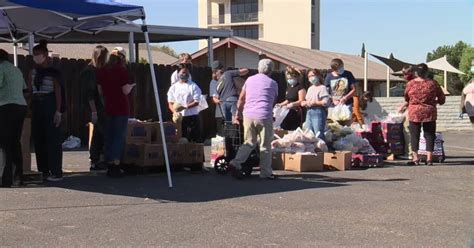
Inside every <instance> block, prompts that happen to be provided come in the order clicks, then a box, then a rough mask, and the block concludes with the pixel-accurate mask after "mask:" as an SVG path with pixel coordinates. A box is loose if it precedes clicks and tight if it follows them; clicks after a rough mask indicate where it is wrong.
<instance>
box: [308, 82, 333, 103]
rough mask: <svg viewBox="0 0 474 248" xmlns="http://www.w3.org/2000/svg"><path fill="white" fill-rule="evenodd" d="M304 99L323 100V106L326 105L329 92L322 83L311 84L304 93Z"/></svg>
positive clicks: (311, 100) (310, 100)
mask: <svg viewBox="0 0 474 248" xmlns="http://www.w3.org/2000/svg"><path fill="white" fill-rule="evenodd" d="M305 100H306V101H308V102H314V101H323V102H324V107H328V105H329V103H330V101H329V92H328V90H327V88H326V86H324V85H317V86H316V85H312V86H310V87H309V88H308V93H306V99H305Z"/></svg>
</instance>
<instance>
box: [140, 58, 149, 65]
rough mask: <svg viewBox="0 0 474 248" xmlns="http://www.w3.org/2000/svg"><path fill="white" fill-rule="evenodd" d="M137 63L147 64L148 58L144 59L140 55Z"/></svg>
mask: <svg viewBox="0 0 474 248" xmlns="http://www.w3.org/2000/svg"><path fill="white" fill-rule="evenodd" d="M138 63H140V64H148V60H146V59H145V58H143V57H141V58H140V60H139V61H138Z"/></svg>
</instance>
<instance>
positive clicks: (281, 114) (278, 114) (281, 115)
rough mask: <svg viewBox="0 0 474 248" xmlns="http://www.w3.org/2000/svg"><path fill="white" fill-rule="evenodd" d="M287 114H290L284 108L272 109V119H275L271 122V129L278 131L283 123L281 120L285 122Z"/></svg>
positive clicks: (288, 110)
mask: <svg viewBox="0 0 474 248" xmlns="http://www.w3.org/2000/svg"><path fill="white" fill-rule="evenodd" d="M288 112H290V109H288V108H285V107H280V106H275V107H274V108H273V118H275V121H273V129H280V125H281V123H283V120H285V118H286V116H287V115H288Z"/></svg>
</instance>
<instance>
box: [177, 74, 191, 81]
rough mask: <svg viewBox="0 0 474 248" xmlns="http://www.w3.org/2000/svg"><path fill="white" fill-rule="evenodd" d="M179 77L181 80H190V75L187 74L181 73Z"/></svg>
mask: <svg viewBox="0 0 474 248" xmlns="http://www.w3.org/2000/svg"><path fill="white" fill-rule="evenodd" d="M179 79H181V80H183V81H188V79H189V75H187V74H181V75H179Z"/></svg>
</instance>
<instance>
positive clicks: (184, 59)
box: [171, 53, 193, 85]
mask: <svg viewBox="0 0 474 248" xmlns="http://www.w3.org/2000/svg"><path fill="white" fill-rule="evenodd" d="M179 64H185V65H187V67H188V69H189V70H191V67H192V57H191V55H189V53H182V54H180V55H179ZM178 74H179V73H178V70H176V71H174V72H173V74H171V85H173V84H175V83H176V82H179V75H178ZM189 80H191V81H192V80H193V78H192V77H191V74H189Z"/></svg>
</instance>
